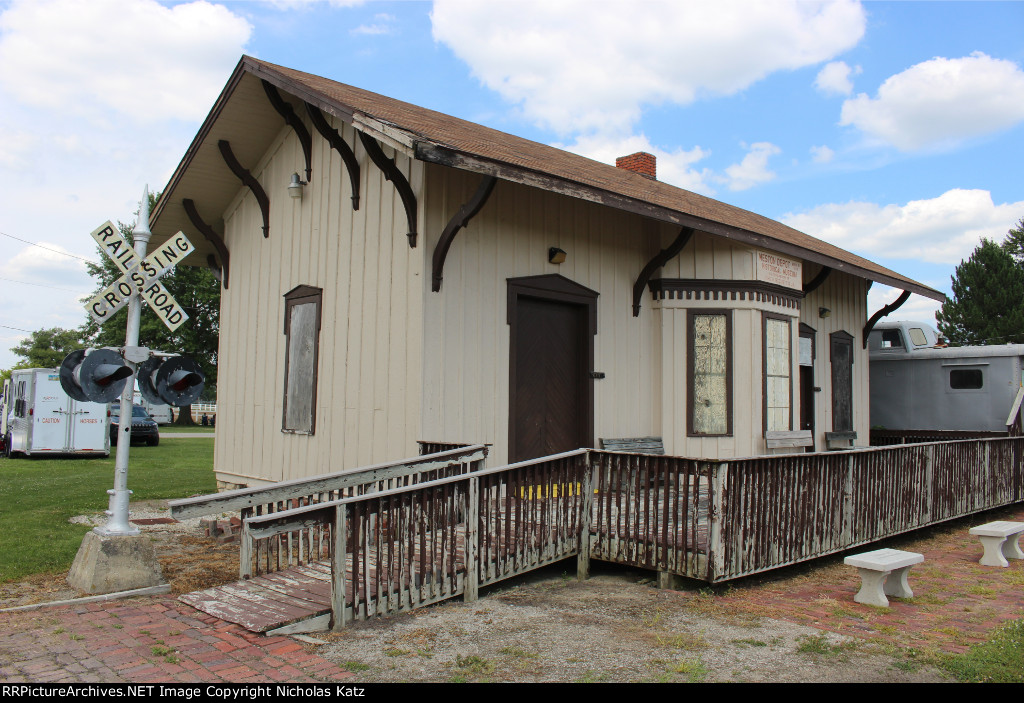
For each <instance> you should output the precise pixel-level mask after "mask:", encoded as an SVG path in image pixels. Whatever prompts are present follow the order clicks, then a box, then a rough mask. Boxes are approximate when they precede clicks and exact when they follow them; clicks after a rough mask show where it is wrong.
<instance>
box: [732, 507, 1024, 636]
mask: <svg viewBox="0 0 1024 703" xmlns="http://www.w3.org/2000/svg"><path fill="white" fill-rule="evenodd" d="M994 520H1013V521H1016V522H1024V505H1021V504H1018V505H1016V506H1011V507H1009V508H1002V509H999V510H993V511H989V512H987V513H982V514H981V515H975V516H972V517H967V518H961V519H959V520H954V521H952V522H949V523H945V524H942V525H937V526H934V527H931V528H927V529H924V530H918V531H917V532H914V533H910V534H907V535H902V536H900V537H895V538H891V539H888V540H885V541H884V542H879V543H875V544H871V545H865V546H864V547H863V548H861V549H857V550H854V551H852V552H849V553H857V552H859V551H870V550H872V549H881V548H882V547H889V548H893V549H903V550H906V551H910V552H917V553H919V554H923V555H924V559H925V560H924V563H923V564H919V565H917V566H915V567H914V568H913V569H911V571H910V587H911V590H913V591H914V597H913V598H908V599H898V598H892V597H890V598H889V607H888V608H878V607H875V606H870V605H861V604H860V603H855V602H854V600H853V596H854V595H855V594H856V593H857V591H858V590H859V589H860V578H859V576H858V575H857V570H856V569H855V568H853V567H850V566H846V565H844V564H843V557H842V556H833V557H826V558H824V559H818V560H816V561H814V562H810V563H809V564H805V565H797V566H794V567H788V568H786V569H780V570H778V571H775V572H770V573H768V574H765V575H764V576H759V577H752V578H750V579H742V580H740V581H737V582H734V584H733V585H732V586H731V587H730V586H724V587H721V588H716V589H715V590H716V592H717V593H718V595H717V596H716V597H715V598H714V601H715V605H716V606H721V607H725V608H732V609H736V610H739V611H743V612H749V613H757V614H761V615H764V616H766V617H771V618H777V619H781V620H789V621H791V622H796V623H799V624H801V625H808V626H811V627H815V628H818V629H822V630H831V631H833V632H839V633H842V634H844V635H850V636H853V637H861V638H865V639H872V640H877V641H881V642H888V643H892V644H896V645H899V646H903V647H913V648H915V649H921V650H941V651H945V652H962V651H964V650H966V649H967V648H968V647H969V646H970V645H971V644H975V643H977V642H983V641H985V640H987V639H988V638H989V635H990V633H991V632H992V631H993V630H994V629H995V628H997V627H998V626H999V625H1001V624H1003V623H1005V622H1008V621H1010V620H1016V619H1019V618H1024V560H1011V561H1010V566H1009V567H1007V568H1000V567H992V566H981V565H980V564H979V563H978V559H980V558H981V555H982V548H981V543H980V542H979V541H978V538H977V537H974V536H971V535H970V534H968V530H969V529H970V528H971V527H972V526H975V525H981V524H984V523H986V522H991V521H994Z"/></svg>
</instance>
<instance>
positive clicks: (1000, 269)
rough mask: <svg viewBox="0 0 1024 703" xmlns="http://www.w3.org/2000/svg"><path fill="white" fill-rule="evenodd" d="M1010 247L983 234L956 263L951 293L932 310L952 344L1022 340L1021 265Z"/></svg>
mask: <svg viewBox="0 0 1024 703" xmlns="http://www.w3.org/2000/svg"><path fill="white" fill-rule="evenodd" d="M1012 234H1013V230H1011V235H1012ZM1010 249H1012V245H1010V246H1007V244H1006V243H1005V242H1004V245H1003V246H1000V245H998V244H996V243H995V242H993V241H992V240H989V239H984V240H982V242H981V244H980V245H979V246H978V247H977V248H976V249H975V250H974V253H973V254H971V257H970V258H969V259H968V260H967V261H961V262H960V265H959V266H957V267H956V273H955V275H954V276H953V297H952V298H950V299H947V300H946V302H944V303H943V304H942V307H941V308H940V310H939V311H938V312H937V313H935V319H936V320H937V321H938V323H939V330H940V331H941V332H942V333H943V334H944V335H946V337H947V338H949V341H950V342H952V343H953V344H959V345H965V344H1006V343H1009V342H1015V343H1021V342H1024V266H1022V265H1020V264H1018V263H1017V262H1016V261H1015V260H1014V257H1013V256H1012V255H1011V254H1010V251H1009V250H1010Z"/></svg>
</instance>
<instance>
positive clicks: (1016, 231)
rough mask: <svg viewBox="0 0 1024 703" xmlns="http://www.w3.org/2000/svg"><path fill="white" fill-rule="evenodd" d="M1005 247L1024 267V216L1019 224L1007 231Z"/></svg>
mask: <svg viewBox="0 0 1024 703" xmlns="http://www.w3.org/2000/svg"><path fill="white" fill-rule="evenodd" d="M1003 249H1005V250H1006V251H1007V253H1009V254H1010V256H1012V257H1013V260H1014V261H1016V262H1017V265H1018V266H1021V267H1024V217H1022V218H1021V220H1020V222H1018V223H1017V226H1016V227H1014V228H1013V229H1011V230H1010V231H1009V232H1007V233H1006V239H1004V240H1003Z"/></svg>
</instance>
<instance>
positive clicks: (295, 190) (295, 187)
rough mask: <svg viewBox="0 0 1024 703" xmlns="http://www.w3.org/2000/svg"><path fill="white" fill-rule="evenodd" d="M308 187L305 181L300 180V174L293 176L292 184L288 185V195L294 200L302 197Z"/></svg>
mask: <svg viewBox="0 0 1024 703" xmlns="http://www.w3.org/2000/svg"><path fill="white" fill-rule="evenodd" d="M305 185H306V182H305V181H302V180H299V174H297V173H293V174H292V182H291V183H289V184H288V195H290V196H292V197H293V198H301V197H302V189H303V187H304V186H305Z"/></svg>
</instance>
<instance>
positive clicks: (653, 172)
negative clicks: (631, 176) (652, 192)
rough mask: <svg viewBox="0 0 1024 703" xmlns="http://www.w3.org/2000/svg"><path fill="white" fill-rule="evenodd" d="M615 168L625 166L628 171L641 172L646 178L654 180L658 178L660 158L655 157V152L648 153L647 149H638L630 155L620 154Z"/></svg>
mask: <svg viewBox="0 0 1024 703" xmlns="http://www.w3.org/2000/svg"><path fill="white" fill-rule="evenodd" d="M615 168H624V169H626V170H627V171H633V172H634V173H639V174H640V175H641V176H643V177H644V178H650V179H651V180H652V181H656V180H658V160H657V159H656V158H655V157H654V154H648V153H647V152H646V151H638V152H636V153H635V154H630V155H629V156H620V157H619V158H617V159H615Z"/></svg>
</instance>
